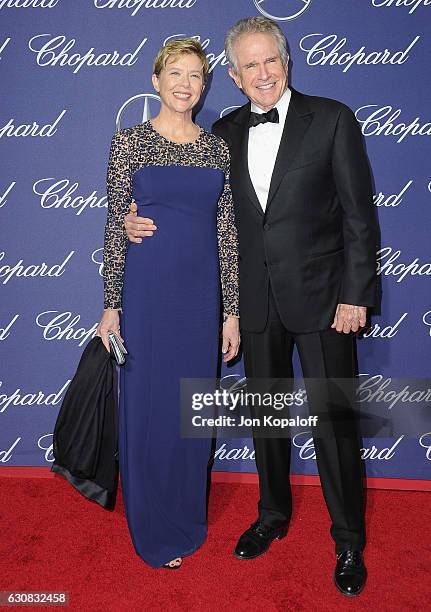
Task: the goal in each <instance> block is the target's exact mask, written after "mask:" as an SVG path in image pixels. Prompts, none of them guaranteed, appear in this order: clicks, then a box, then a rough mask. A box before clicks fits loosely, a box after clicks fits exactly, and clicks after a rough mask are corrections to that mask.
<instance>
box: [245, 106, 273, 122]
mask: <svg viewBox="0 0 431 612" xmlns="http://www.w3.org/2000/svg"><path fill="white" fill-rule="evenodd" d="M268 121H269V122H270V123H278V122H279V117H278V110H277V109H276V107H275V106H274V108H271V110H269V111H268V112H267V113H250V119H249V120H248V127H256V125H259V123H267V122H268Z"/></svg>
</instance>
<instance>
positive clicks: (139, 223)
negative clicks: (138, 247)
mask: <svg viewBox="0 0 431 612" xmlns="http://www.w3.org/2000/svg"><path fill="white" fill-rule="evenodd" d="M137 211H138V207H137V205H136V202H135V201H134V200H132V203H131V204H130V212H129V213H127V215H125V216H124V227H125V228H126V233H127V237H128V239H129V240H130V241H131V242H136V243H140V242H142V238H147V237H149V236H153V234H154V232H155V231H156V229H157V226H156V225H154V221H153V220H152V219H148V218H147V217H138V212H137Z"/></svg>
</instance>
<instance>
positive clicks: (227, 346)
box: [222, 315, 240, 362]
mask: <svg viewBox="0 0 431 612" xmlns="http://www.w3.org/2000/svg"><path fill="white" fill-rule="evenodd" d="M222 337H223V344H222V352H223V361H224V362H226V361H230V360H231V359H233V358H234V357H236V356H237V355H238V350H239V343H240V335H239V319H238V317H234V316H231V315H228V317H227V319H226V321H225V322H224V323H223V332H222Z"/></svg>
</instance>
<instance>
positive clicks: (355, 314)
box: [331, 304, 367, 334]
mask: <svg viewBox="0 0 431 612" xmlns="http://www.w3.org/2000/svg"><path fill="white" fill-rule="evenodd" d="M366 321H367V308H366V306H353V305H352V304H338V306H337V310H336V312H335V317H334V322H333V323H332V325H331V329H334V328H335V329H336V330H337V332H344V333H345V334H348V333H350V332H351V331H352V332H357V331H359V328H360V327H365V324H366Z"/></svg>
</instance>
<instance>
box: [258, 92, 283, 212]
mask: <svg viewBox="0 0 431 612" xmlns="http://www.w3.org/2000/svg"><path fill="white" fill-rule="evenodd" d="M291 96H292V92H291V91H290V89H289V88H287V89H286V91H285V92H284V94H283V95H282V96H281V98H280V99H279V101H278V102H277V104H276V105H275V107H276V108H277V110H278V116H279V123H270V122H269V121H268V122H267V123H260V124H259V125H256V126H255V127H251V128H249V132H248V171H249V173H250V178H251V182H252V183H253V187H254V190H255V191H256V195H257V197H258V199H259V202H260V205H261V206H262V209H263V211H265V208H266V203H267V200H268V193H269V186H270V184H271V177H272V172H273V170H274V165H275V160H276V157H277V153H278V148H279V146H280V141H281V136H282V134H283V129H284V123H285V121H286V115H287V111H288V109H289V102H290V98H291ZM251 111H252V112H253V113H260V114H262V113H264V112H265V111H264V110H262V109H261V108H259V107H258V106H256V105H255V104H253V103H252V104H251Z"/></svg>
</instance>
